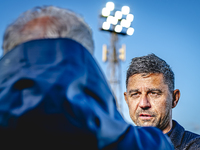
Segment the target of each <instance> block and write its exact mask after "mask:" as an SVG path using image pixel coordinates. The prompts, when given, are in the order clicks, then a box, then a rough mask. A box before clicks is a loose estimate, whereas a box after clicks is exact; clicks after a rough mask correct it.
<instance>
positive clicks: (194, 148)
mask: <svg viewBox="0 0 200 150" xmlns="http://www.w3.org/2000/svg"><path fill="white" fill-rule="evenodd" d="M167 135H168V136H169V137H170V139H171V141H172V143H173V145H174V148H175V150H200V135H198V134H195V133H192V132H189V131H185V129H184V128H183V127H182V126H181V125H180V124H179V123H178V122H176V121H175V120H173V128H172V130H171V132H169V133H167Z"/></svg>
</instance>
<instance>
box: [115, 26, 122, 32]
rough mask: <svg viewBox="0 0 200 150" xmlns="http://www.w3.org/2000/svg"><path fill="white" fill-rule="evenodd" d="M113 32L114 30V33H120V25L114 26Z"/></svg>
mask: <svg viewBox="0 0 200 150" xmlns="http://www.w3.org/2000/svg"><path fill="white" fill-rule="evenodd" d="M114 30H115V32H117V33H119V32H121V31H122V26H121V25H116V26H115V29H114Z"/></svg>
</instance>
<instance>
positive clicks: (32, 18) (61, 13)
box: [3, 6, 94, 54]
mask: <svg viewBox="0 0 200 150" xmlns="http://www.w3.org/2000/svg"><path fill="white" fill-rule="evenodd" d="M46 38H70V39H73V40H75V41H77V42H79V43H80V44H82V45H83V46H84V47H85V48H86V49H87V50H88V51H89V52H90V53H91V54H93V51H94V43H93V39H92V31H91V29H90V28H89V26H88V25H87V24H86V23H85V22H84V20H83V19H82V18H81V17H80V16H78V15H77V14H75V13H74V12H72V11H70V10H66V9H62V8H58V7H55V6H43V7H35V8H33V9H31V10H28V11H26V12H24V13H23V14H22V15H21V16H20V17H19V18H18V19H17V20H16V21H14V22H13V23H12V24H10V25H9V26H8V27H7V29H6V31H5V34H4V39H3V49H4V54H6V53H7V52H8V51H10V50H11V49H13V48H14V47H15V46H17V45H19V44H21V43H24V42H26V41H30V40H35V39H46Z"/></svg>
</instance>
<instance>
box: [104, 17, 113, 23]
mask: <svg viewBox="0 0 200 150" xmlns="http://www.w3.org/2000/svg"><path fill="white" fill-rule="evenodd" d="M106 22H108V23H110V24H111V23H112V22H113V16H108V18H107V19H106Z"/></svg>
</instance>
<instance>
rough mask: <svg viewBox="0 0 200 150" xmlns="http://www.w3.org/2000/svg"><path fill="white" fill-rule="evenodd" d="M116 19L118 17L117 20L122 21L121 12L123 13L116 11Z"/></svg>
mask: <svg viewBox="0 0 200 150" xmlns="http://www.w3.org/2000/svg"><path fill="white" fill-rule="evenodd" d="M115 17H116V18H117V19H122V12H121V11H116V12H115Z"/></svg>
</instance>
